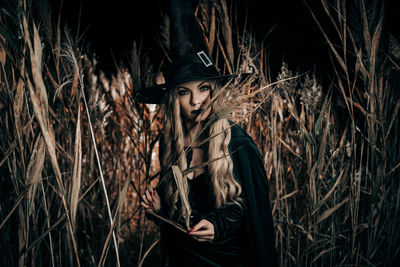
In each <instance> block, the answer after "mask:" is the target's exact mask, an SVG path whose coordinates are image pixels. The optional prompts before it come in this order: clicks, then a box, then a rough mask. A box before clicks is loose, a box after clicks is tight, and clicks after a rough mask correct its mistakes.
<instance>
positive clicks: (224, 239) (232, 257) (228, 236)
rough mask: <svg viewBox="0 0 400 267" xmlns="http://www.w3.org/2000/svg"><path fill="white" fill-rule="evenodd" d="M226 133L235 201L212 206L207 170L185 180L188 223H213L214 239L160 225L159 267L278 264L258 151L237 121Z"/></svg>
mask: <svg viewBox="0 0 400 267" xmlns="http://www.w3.org/2000/svg"><path fill="white" fill-rule="evenodd" d="M231 136H232V138H231V142H230V144H229V150H230V152H231V158H232V161H233V174H234V177H235V179H236V180H237V181H238V182H239V183H240V184H241V186H242V195H241V197H242V201H241V202H240V206H239V205H237V204H228V205H225V206H223V207H222V208H219V209H214V208H213V206H214V203H215V198H214V197H213V194H212V191H211V190H212V187H211V183H210V181H209V180H207V179H209V177H208V175H207V173H203V174H202V175H201V176H199V177H196V178H195V179H193V180H192V181H189V187H190V193H189V200H190V202H191V206H192V209H193V213H192V215H193V217H192V218H191V225H192V226H193V225H194V224H195V223H197V222H198V221H200V220H201V219H202V218H204V219H207V220H208V221H210V222H211V223H212V224H213V225H214V228H215V229H214V230H215V238H214V240H213V242H212V243H203V242H197V241H195V240H194V239H193V238H191V237H190V236H187V235H185V234H183V233H181V232H179V231H177V230H175V229H173V228H172V227H170V226H167V225H163V224H160V233H161V249H162V254H163V258H164V260H165V262H166V265H165V266H190V267H194V266H257V267H258V266H263V267H264V266H265V267H268V266H278V260H277V254H276V251H275V247H274V231H273V221H272V214H271V208H270V201H269V193H268V192H269V190H268V181H267V178H266V174H265V170H264V165H263V161H262V158H261V155H260V153H259V150H258V148H257V146H256V144H255V143H254V141H253V140H252V139H251V137H249V136H248V135H247V133H246V132H245V131H244V130H243V129H241V128H240V127H239V126H237V125H234V126H233V127H232V128H231ZM162 147H163V146H162V144H160V149H162ZM198 178H200V179H198ZM158 191H159V192H160V194H162V191H163V190H162V189H161V187H160V188H159V190H158ZM175 259H178V260H179V262H176V261H175ZM171 260H172V262H171Z"/></svg>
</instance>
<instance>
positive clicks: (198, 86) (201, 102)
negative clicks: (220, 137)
mask: <svg viewBox="0 0 400 267" xmlns="http://www.w3.org/2000/svg"><path fill="white" fill-rule="evenodd" d="M176 90H177V92H178V100H179V105H180V108H181V115H182V116H183V117H184V119H186V120H189V121H192V122H200V121H203V120H205V119H207V117H208V116H209V115H210V113H211V107H209V108H207V110H205V108H206V106H207V104H208V103H209V101H210V98H211V83H210V81H192V82H186V83H182V84H180V85H178V86H177V88H176Z"/></svg>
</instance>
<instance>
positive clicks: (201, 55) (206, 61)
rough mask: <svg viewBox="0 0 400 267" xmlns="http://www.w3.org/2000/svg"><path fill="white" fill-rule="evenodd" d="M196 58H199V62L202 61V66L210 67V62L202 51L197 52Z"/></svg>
mask: <svg viewBox="0 0 400 267" xmlns="http://www.w3.org/2000/svg"><path fill="white" fill-rule="evenodd" d="M197 56H199V58H200V59H201V61H203V64H204V66H206V67H210V66H211V65H212V62H211V60H210V59H209V58H208V56H207V55H206V53H204V51H200V52H197Z"/></svg>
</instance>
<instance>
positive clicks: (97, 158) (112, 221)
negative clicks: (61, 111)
mask: <svg viewBox="0 0 400 267" xmlns="http://www.w3.org/2000/svg"><path fill="white" fill-rule="evenodd" d="M81 89H82V91H81V95H82V99H83V102H84V105H85V110H86V115H87V119H88V122H89V129H90V137H91V138H90V139H91V140H92V144H93V148H94V152H95V156H96V163H97V166H98V169H99V173H100V178H101V179H100V181H101V185H102V189H103V193H104V198H105V200H106V207H107V213H108V218H109V220H110V226H111V227H110V230H111V231H110V232H111V233H112V234H111V235H112V238H113V242H114V249H115V255H116V258H117V266H120V261H119V252H118V243H117V238H116V236H115V232H114V220H113V217H112V213H111V207H110V201H109V199H108V193H107V187H106V182H105V178H104V175H103V168H102V167H101V163H100V157H99V153H98V151H97V144H96V138H95V136H94V131H93V126H92V122H91V119H90V113H89V107H88V104H87V101H86V97H85V93H84V92H83V88H81ZM108 239H109V237H108V236H107V239H106V241H105V244H107V243H108V242H107V240H108ZM106 247H108V246H106V245H105V246H104V248H106ZM105 251H106V250H105V249H103V252H102V258H101V259H100V261H99V266H102V264H104V262H103V260H104V259H103V255H104V253H105Z"/></svg>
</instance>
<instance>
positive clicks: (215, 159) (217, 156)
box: [160, 81, 242, 223]
mask: <svg viewBox="0 0 400 267" xmlns="http://www.w3.org/2000/svg"><path fill="white" fill-rule="evenodd" d="M210 83H211V85H212V88H211V92H210V93H211V96H212V95H216V93H217V92H218V90H220V88H221V86H220V85H219V84H218V83H216V82H213V81H211V82H210ZM217 102H218V101H215V100H214V99H212V100H211V101H210V103H211V113H210V116H209V119H210V118H216V116H217V114H216V109H215V108H213V106H217V105H220V104H221V103H217ZM165 108H166V110H165V112H164V134H163V137H162V140H161V142H162V150H161V151H162V153H160V164H161V173H162V174H163V175H166V176H165V177H166V178H165V179H164V181H163V182H164V183H165V184H164V186H163V188H164V198H165V202H166V204H167V205H168V207H167V208H168V210H169V216H170V217H173V218H174V217H175V218H179V219H183V220H184V221H186V223H188V218H189V217H190V213H191V208H190V205H189V207H187V206H186V208H185V207H184V203H189V201H188V193H189V187H188V181H187V177H186V175H183V176H182V177H180V178H179V177H177V178H178V179H181V181H178V183H179V184H180V185H181V186H180V187H181V188H180V189H178V187H177V184H176V182H175V180H174V177H173V176H172V172H171V166H172V165H177V166H179V168H180V170H182V171H184V170H186V169H187V167H188V162H187V158H186V153H185V152H186V151H185V145H184V137H185V130H186V129H185V125H184V124H183V123H182V120H181V112H180V104H179V100H178V94H177V90H175V88H174V89H173V90H170V92H169V95H168V97H167V103H166V105H165ZM195 127H196V126H195ZM199 128H200V127H199ZM205 131H208V136H207V134H202V135H198V136H202V137H203V140H199V141H204V140H208V141H207V143H208V153H207V154H206V157H205V161H208V164H207V165H208V166H207V169H208V172H209V175H210V178H211V181H212V186H213V191H214V195H215V207H216V208H219V207H221V206H223V205H224V204H227V203H235V204H239V202H238V200H240V197H239V196H240V194H241V191H242V188H241V186H240V184H239V183H238V182H237V181H236V180H235V179H234V177H233V163H232V158H231V156H230V155H229V150H228V145H229V142H230V140H231V130H230V124H229V122H228V120H227V119H225V118H220V119H217V120H215V122H213V123H211V124H210V126H209V128H208V129H206V130H205ZM204 136H205V137H204ZM179 190H181V193H179ZM182 198H185V199H182ZM239 205H240V204H239Z"/></svg>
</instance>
